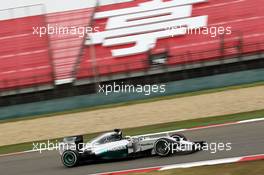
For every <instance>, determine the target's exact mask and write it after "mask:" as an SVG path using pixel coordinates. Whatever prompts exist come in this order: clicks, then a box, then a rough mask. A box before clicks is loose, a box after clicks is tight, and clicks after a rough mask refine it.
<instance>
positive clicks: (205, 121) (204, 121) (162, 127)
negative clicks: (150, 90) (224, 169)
mask: <svg viewBox="0 0 264 175" xmlns="http://www.w3.org/2000/svg"><path fill="white" fill-rule="evenodd" d="M262 117H264V110H258V111H252V112H245V113H238V114H231V115H223V116H216V117H206V118H199V119H192V120H184V121H177V122H170V123H163V124H156V125H148V126H142V127H135V128H127V129H123V131H124V134H125V135H131V136H133V135H139V134H148V133H154V132H162V131H169V130H175V129H182V128H192V127H196V126H206V125H211V124H221V123H226V122H234V121H240V120H246V119H253V118H262ZM98 134H99V133H93V134H85V135H84V138H85V140H86V141H87V140H89V139H91V138H93V137H95V136H96V135H98ZM11 139H12V138H11ZM60 139H61V138H57V139H53V140H50V141H56V140H60ZM38 142H46V141H38ZM32 148H33V145H32V142H28V143H21V144H15V145H9V146H1V147H0V154H6V153H12V152H18V151H25V150H31V149H32Z"/></svg>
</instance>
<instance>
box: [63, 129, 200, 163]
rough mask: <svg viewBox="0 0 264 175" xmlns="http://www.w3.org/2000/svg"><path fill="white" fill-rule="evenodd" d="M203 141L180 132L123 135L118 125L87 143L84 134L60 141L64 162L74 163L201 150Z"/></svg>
mask: <svg viewBox="0 0 264 175" xmlns="http://www.w3.org/2000/svg"><path fill="white" fill-rule="evenodd" d="M204 143H205V142H204V141H199V142H191V141H189V140H188V139H187V138H186V137H185V136H184V135H182V134H178V133H161V134H151V135H142V136H133V137H130V136H126V137H123V135H122V131H121V130H120V129H115V130H114V131H113V132H107V133H104V134H101V135H99V136H98V137H96V138H94V139H92V140H91V141H89V142H87V143H84V142H83V136H73V137H66V138H64V139H63V141H62V142H61V143H60V144H59V151H60V155H61V160H62V163H63V165H64V166H66V167H74V166H76V165H79V164H80V163H82V162H91V161H98V160H115V159H124V158H136V157H142V156H154V155H158V156H169V155H172V154H175V153H194V152H196V151H199V150H201V148H202V146H203V145H204Z"/></svg>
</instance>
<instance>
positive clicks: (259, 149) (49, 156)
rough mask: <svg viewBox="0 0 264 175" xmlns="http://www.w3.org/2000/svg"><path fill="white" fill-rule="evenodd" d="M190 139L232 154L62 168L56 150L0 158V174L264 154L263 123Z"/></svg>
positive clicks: (65, 174) (72, 172) (54, 173)
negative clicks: (222, 145) (226, 145)
mask: <svg viewBox="0 0 264 175" xmlns="http://www.w3.org/2000/svg"><path fill="white" fill-rule="evenodd" d="M183 134H185V135H186V136H187V137H188V138H189V139H190V140H197V141H198V140H205V141H207V142H231V143H232V150H231V151H228V152H227V151H221V152H220V151H218V152H217V153H215V154H212V153H210V152H208V151H202V152H197V153H195V154H189V155H176V156H171V157H166V158H160V157H149V158H140V159H135V160H123V161H118V162H107V163H99V164H91V165H84V166H79V167H75V168H65V167H64V166H63V165H62V164H61V162H60V156H59V154H58V153H57V152H55V151H47V152H44V153H42V154H40V153H27V154H21V155H16V156H6V157H0V172H1V174H3V175H36V174H38V175H88V174H94V173H103V172H109V171H119V170H127V169H136V168H144V167H155V166H161V165H170V164H176V163H187V162H194V161H201V160H211V159H219V158H228V157H237V156H246V155H254V154H263V153H264V121H258V122H251V123H243V124H236V125H228V126H220V127H215V128H207V129H199V130H194V131H187V132H183Z"/></svg>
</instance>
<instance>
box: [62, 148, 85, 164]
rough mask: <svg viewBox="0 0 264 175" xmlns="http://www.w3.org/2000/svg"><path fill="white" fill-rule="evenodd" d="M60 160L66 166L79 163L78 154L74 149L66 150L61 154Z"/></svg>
mask: <svg viewBox="0 0 264 175" xmlns="http://www.w3.org/2000/svg"><path fill="white" fill-rule="evenodd" d="M61 161H62V163H63V165H64V166H66V167H68V168H71V167H75V166H77V165H78V164H79V163H80V154H79V153H78V152H77V151H75V150H66V151H64V152H63V154H62V156H61Z"/></svg>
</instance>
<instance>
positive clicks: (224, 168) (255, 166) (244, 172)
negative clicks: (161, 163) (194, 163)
mask: <svg viewBox="0 0 264 175" xmlns="http://www.w3.org/2000/svg"><path fill="white" fill-rule="evenodd" d="M263 164H264V160H258V161H252V162H239V163H229V164H221V165H212V166H201V167H193V168H179V169H172V170H167V171H155V172H151V173H130V174H129V175H175V174H180V175H249V174H250V175H261V174H263V172H264V166H263Z"/></svg>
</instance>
